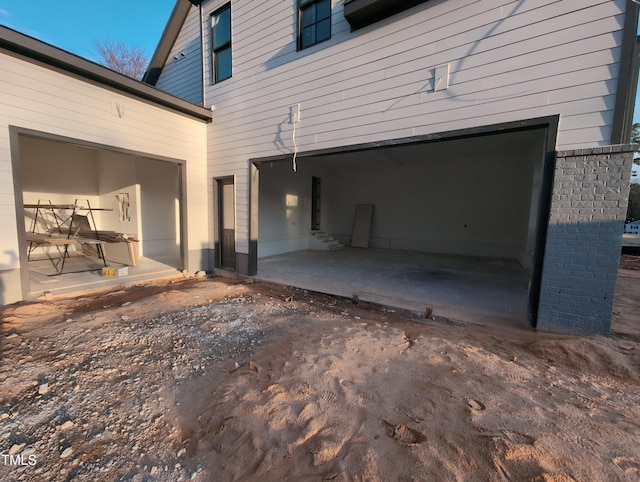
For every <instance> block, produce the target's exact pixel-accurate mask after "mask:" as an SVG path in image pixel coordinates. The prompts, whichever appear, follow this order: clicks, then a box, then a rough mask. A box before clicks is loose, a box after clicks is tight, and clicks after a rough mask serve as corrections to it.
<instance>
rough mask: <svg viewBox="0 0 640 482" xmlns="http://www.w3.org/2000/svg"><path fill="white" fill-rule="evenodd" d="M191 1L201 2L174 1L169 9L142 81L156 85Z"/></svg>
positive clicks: (188, 0)
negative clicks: (169, 12) (171, 8)
mask: <svg viewBox="0 0 640 482" xmlns="http://www.w3.org/2000/svg"><path fill="white" fill-rule="evenodd" d="M192 3H193V4H194V5H196V4H199V3H201V2H196V3H194V2H191V1H190V0H177V1H176V4H175V5H174V7H173V10H172V11H171V15H170V16H169V20H168V21H167V25H165V27H164V31H163V32H162V36H161V37H160V42H158V46H157V47H156V51H155V52H154V53H153V56H152V57H151V60H150V61H149V66H148V67H147V71H146V72H145V74H144V77H142V82H145V83H147V84H150V85H156V82H157V81H158V78H159V77H160V73H161V72H162V69H163V67H164V64H166V63H167V59H168V58H169V54H170V53H171V49H172V48H173V44H175V43H176V39H177V38H178V34H179V33H180V30H181V29H182V25H183V24H184V21H185V20H186V19H187V15H188V14H189V9H190V8H191V4H192Z"/></svg>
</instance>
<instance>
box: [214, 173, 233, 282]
mask: <svg viewBox="0 0 640 482" xmlns="http://www.w3.org/2000/svg"><path fill="white" fill-rule="evenodd" d="M227 184H231V185H232V186H234V202H233V203H234V208H233V210H234V213H235V177H234V176H223V177H216V178H214V179H213V246H214V267H215V268H221V269H234V270H235V269H237V259H236V260H235V263H234V264H235V266H224V264H223V263H222V249H223V233H224V229H223V224H222V223H223V221H224V220H223V210H224V203H223V199H222V196H223V186H224V185H227ZM234 238H235V233H234ZM234 245H235V239H234ZM234 250H235V246H234ZM234 259H235V258H234Z"/></svg>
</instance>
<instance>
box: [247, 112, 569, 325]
mask: <svg viewBox="0 0 640 482" xmlns="http://www.w3.org/2000/svg"><path fill="white" fill-rule="evenodd" d="M559 123H560V115H559V114H557V115H550V116H545V117H536V118H530V119H522V120H518V121H508V122H503V123H499V124H489V125H482V126H477V127H470V128H463V129H456V130H451V131H444V132H439V133H433V134H424V135H418V136H411V137H404V138H397V139H388V140H381V141H373V142H366V143H362V144H352V145H346V146H338V147H330V148H326V149H317V150H310V151H303V152H299V153H298V154H297V158H298V159H299V160H304V159H305V158H307V157H321V156H330V155H332V154H342V153H349V152H358V151H369V150H376V149H380V148H385V147H394V146H402V145H411V144H423V143H428V142H437V141H440V140H452V139H458V138H467V137H481V136H485V135H492V134H499V133H503V132H516V131H520V130H528V129H536V128H544V129H546V130H547V135H546V143H545V144H546V145H545V148H544V153H543V155H542V158H541V159H540V162H541V164H542V176H543V177H542V185H541V188H540V194H539V201H538V216H537V219H536V241H535V246H534V253H533V256H532V257H533V269H532V272H531V273H530V278H529V279H530V283H529V288H528V290H527V295H526V296H527V315H528V318H529V324H530V326H531V327H533V328H535V327H536V325H537V321H538V309H539V304H540V292H541V284H542V267H543V264H544V259H545V247H546V238H547V230H548V225H549V214H550V210H551V200H552V199H551V194H552V190H553V181H554V176H555V158H556V141H557V136H558V128H559ZM287 160H291V154H278V155H274V156H266V157H261V158H253V159H249V166H250V189H251V191H250V192H251V195H250V197H249V204H250V209H249V234H250V239H251V241H250V243H249V264H248V266H249V273H248V274H249V275H250V276H252V275H255V274H256V273H257V270H258V212H259V185H260V169H259V166H260V165H261V164H266V163H270V162H276V161H287Z"/></svg>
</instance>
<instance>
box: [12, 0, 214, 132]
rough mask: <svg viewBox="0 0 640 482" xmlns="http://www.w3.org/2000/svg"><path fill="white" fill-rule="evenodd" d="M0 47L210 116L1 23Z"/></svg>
mask: <svg viewBox="0 0 640 482" xmlns="http://www.w3.org/2000/svg"><path fill="white" fill-rule="evenodd" d="M185 1H186V0H185ZM187 4H188V2H187ZM0 51H4V52H6V53H8V54H10V55H13V56H16V57H19V58H22V59H25V60H27V61H29V62H33V63H39V64H41V65H44V66H46V67H47V68H50V69H53V70H58V71H61V72H64V73H65V74H67V75H72V76H75V77H78V78H81V79H83V80H86V81H88V82H91V83H93V84H96V85H100V86H103V87H107V88H110V89H112V90H116V91H118V92H121V93H123V94H128V95H130V96H133V97H135V98H137V99H141V100H145V101H148V102H151V103H153V104H156V105H159V106H162V107H166V108H169V109H171V110H174V111H177V112H180V113H183V114H187V115H189V116H192V117H195V118H197V119H201V120H205V121H207V122H211V120H212V113H211V111H210V110H209V109H205V108H204V107H201V106H198V105H196V104H192V103H191V102H188V101H186V100H184V99H181V98H179V97H176V96H174V95H171V94H168V93H166V92H164V91H162V90H159V89H156V88H155V87H153V86H151V85H149V84H145V83H143V82H140V81H138V80H135V79H132V78H131V77H127V76H126V75H123V74H120V73H118V72H116V71H114V70H111V69H108V68H106V67H104V66H102V65H99V64H97V63H95V62H91V61H90V60H87V59H85V58H82V57H80V56H78V55H75V54H72V53H70V52H67V51H66V50H62V49H59V48H58V47H54V46H53V45H50V44H48V43H45V42H42V41H40V40H37V39H35V38H33V37H29V36H28V35H24V34H22V33H20V32H17V31H16V30H13V29H10V28H8V27H4V26H1V25H0Z"/></svg>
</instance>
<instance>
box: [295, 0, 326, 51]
mask: <svg viewBox="0 0 640 482" xmlns="http://www.w3.org/2000/svg"><path fill="white" fill-rule="evenodd" d="M298 5H299V10H300V11H299V13H298V18H299V28H298V48H299V49H306V48H307V47H311V46H312V45H315V44H317V43H319V42H322V41H323V40H328V39H330V38H331V0H299V3H298Z"/></svg>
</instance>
